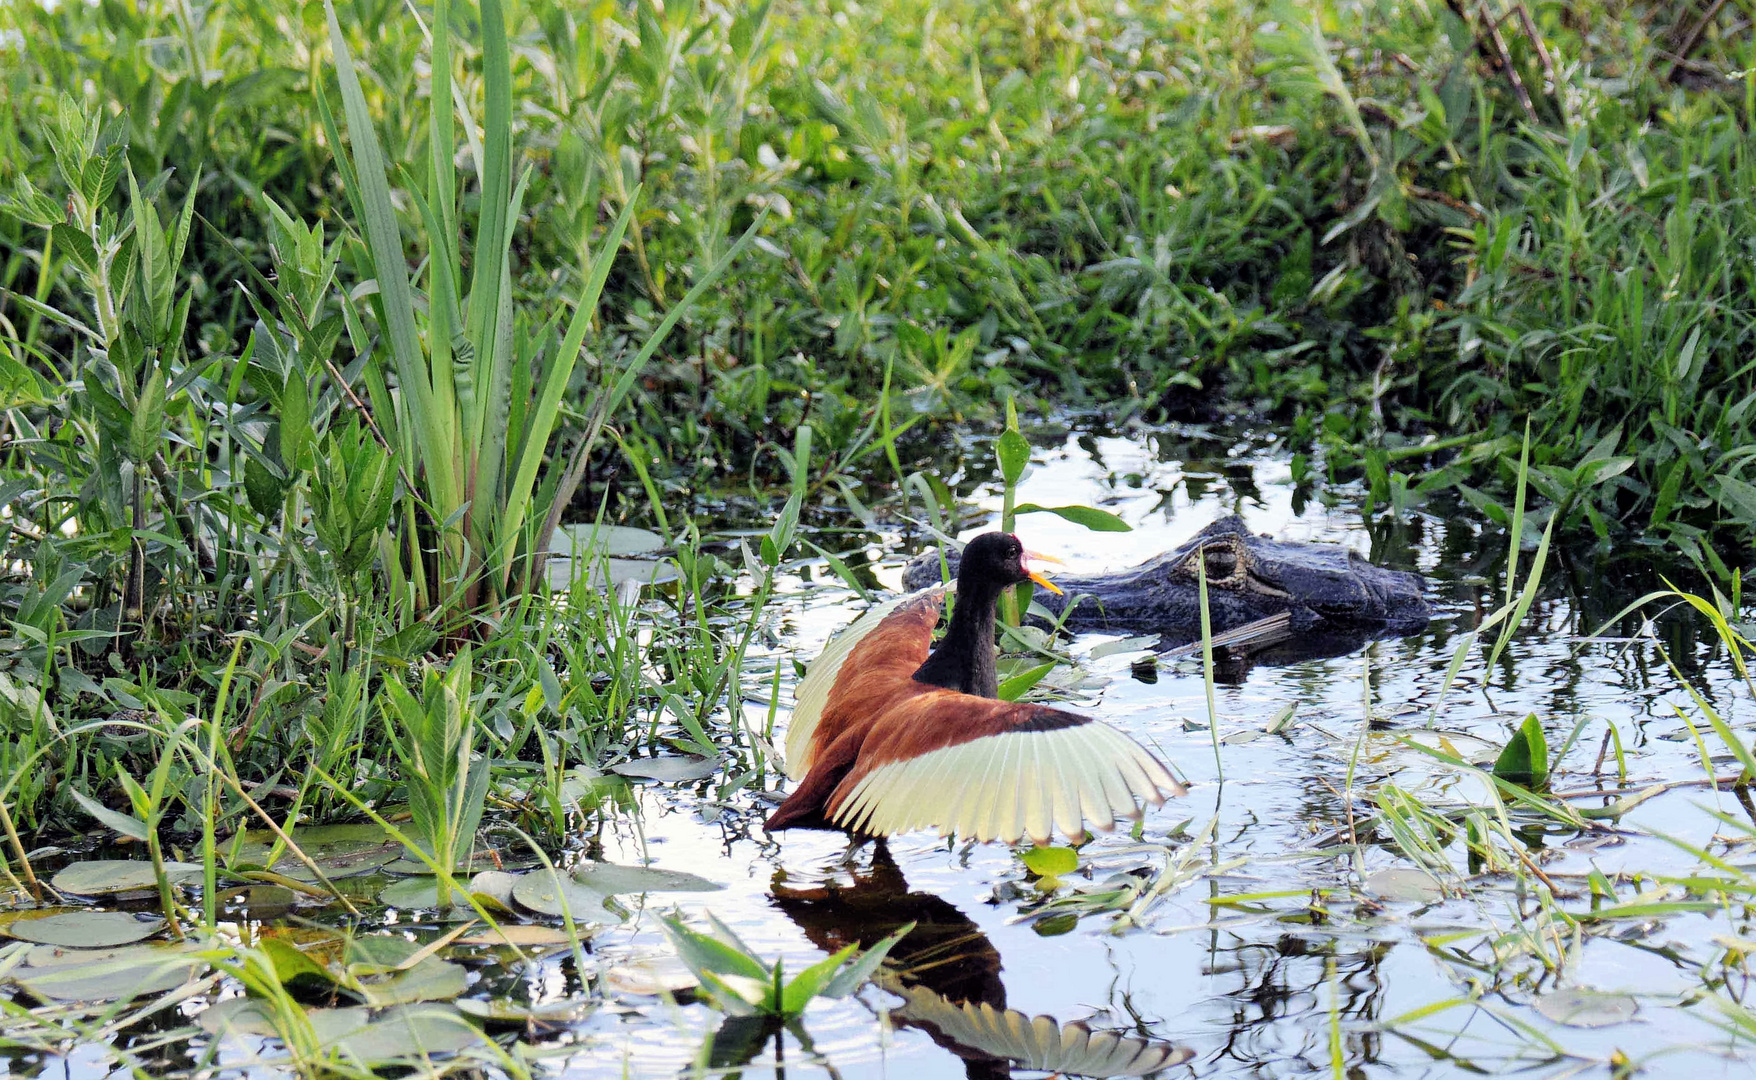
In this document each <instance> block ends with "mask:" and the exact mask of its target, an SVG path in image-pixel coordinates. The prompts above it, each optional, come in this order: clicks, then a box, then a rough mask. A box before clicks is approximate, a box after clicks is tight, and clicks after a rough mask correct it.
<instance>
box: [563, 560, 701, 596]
mask: <svg viewBox="0 0 1756 1080" xmlns="http://www.w3.org/2000/svg"><path fill="white" fill-rule="evenodd" d="M544 572H545V573H546V574H547V575H548V578H549V587H550V588H552V589H568V588H572V586H573V578H574V576H575V575H576V574H589V575H590V577H589V579H588V580H587V583H586V584H587V587H589V588H593V589H612V590H613V589H619V588H621V587H622V586H623V585H627V584H630V583H632V584H635V585H663V584H665V583H666V582H671V581H676V580H677V578H678V577H680V576H681V571H679V570H678V569H677V564H676V563H675V562H673V561H671V560H670V559H622V558H616V557H614V556H612V557H610V558H608V559H603V560H596V559H593V560H591V561H589V562H581V561H579V560H576V559H562V558H555V559H550V560H549V561H548V563H546V564H545V567H544Z"/></svg>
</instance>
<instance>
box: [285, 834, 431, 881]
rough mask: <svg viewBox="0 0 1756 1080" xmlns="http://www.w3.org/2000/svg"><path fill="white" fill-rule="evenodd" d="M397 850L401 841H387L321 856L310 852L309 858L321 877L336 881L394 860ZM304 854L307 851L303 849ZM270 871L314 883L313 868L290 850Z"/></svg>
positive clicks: (399, 849) (367, 872) (366, 872)
mask: <svg viewBox="0 0 1756 1080" xmlns="http://www.w3.org/2000/svg"><path fill="white" fill-rule="evenodd" d="M401 852H402V845H401V844H397V843H390V844H384V845H380V846H377V847H371V848H365V849H362V850H360V851H350V852H346V853H345V854H341V855H329V856H325V857H324V858H321V859H319V858H316V857H315V856H313V857H312V861H313V862H315V863H316V864H317V869H318V870H322V871H323V876H324V877H327V878H329V879H330V880H331V881H336V880H339V879H341V878H350V877H358V876H359V875H361V874H370V873H372V872H373V871H375V870H377V869H378V868H379V867H381V866H383V865H384V864H385V863H388V862H391V861H393V860H395V859H396V858H397V857H398V856H399V855H400V853H401ZM305 854H307V855H309V854H311V853H310V852H306V853H305ZM274 872H275V873H277V874H280V875H281V876H283V877H289V878H292V879H293V880H294V881H303V882H305V883H307V884H316V882H317V873H316V871H314V870H312V869H311V867H309V866H307V865H305V862H304V860H302V859H300V858H299V857H298V856H296V855H292V854H288V855H287V856H286V857H285V858H283V859H281V860H280V861H279V862H277V863H275V864H274Z"/></svg>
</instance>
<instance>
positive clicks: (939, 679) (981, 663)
mask: <svg viewBox="0 0 1756 1080" xmlns="http://www.w3.org/2000/svg"><path fill="white" fill-rule="evenodd" d="M1004 589H1005V586H1004V585H995V584H993V583H992V582H988V581H981V582H973V581H972V582H964V581H961V580H960V581H958V583H957V606H956V608H954V609H953V610H952V612H951V625H950V626H949V627H947V628H946V630H945V636H944V637H943V638H941V639H940V641H939V647H938V648H936V649H934V650H933V655H931V656H929V657H927V662H926V663H924V664H922V665H921V666H920V667H918V668H916V669H915V681H916V682H924V683H931V684H932V685H934V686H943V687H945V688H946V689H947V690H959V691H962V692H963V693H965V694H974V695H976V696H977V697H985V698H993V697H999V696H1000V676H999V673H998V672H997V671H996V670H995V668H994V605H995V604H997V603H999V601H1000V593H1001V591H1002V590H1004Z"/></svg>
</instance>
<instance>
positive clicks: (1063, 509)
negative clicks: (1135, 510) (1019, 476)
mask: <svg viewBox="0 0 1756 1080" xmlns="http://www.w3.org/2000/svg"><path fill="white" fill-rule="evenodd" d="M1012 512H1013V513H1015V514H1054V515H1055V516H1056V517H1060V518H1065V519H1066V520H1068V521H1071V522H1073V524H1075V525H1084V526H1085V527H1086V528H1088V529H1090V530H1091V531H1092V532H1133V531H1134V526H1132V525H1130V524H1128V523H1127V522H1126V521H1123V520H1122V519H1121V518H1119V517H1117V516H1116V515H1114V514H1112V513H1110V512H1109V511H1108V510H1099V509H1097V508H1096V507H1093V506H1038V505H1037V504H1036V503H1020V504H1019V505H1018V506H1017V507H1015V508H1013V511H1012Z"/></svg>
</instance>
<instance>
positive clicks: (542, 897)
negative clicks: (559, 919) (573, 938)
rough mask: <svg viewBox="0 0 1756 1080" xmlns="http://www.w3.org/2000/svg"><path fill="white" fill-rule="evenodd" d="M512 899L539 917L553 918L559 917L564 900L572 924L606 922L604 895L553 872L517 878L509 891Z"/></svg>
mask: <svg viewBox="0 0 1756 1080" xmlns="http://www.w3.org/2000/svg"><path fill="white" fill-rule="evenodd" d="M512 898H513V899H514V900H516V901H518V902H519V903H520V904H522V905H523V906H524V907H526V908H529V909H530V910H531V911H534V912H536V913H538V914H539V915H554V916H559V915H560V914H561V905H562V900H563V899H565V900H566V905H567V911H568V913H569V914H570V915H571V916H572V917H573V919H574V921H575V922H583V923H594V924H602V923H603V922H604V921H605V908H604V901H605V900H606V899H608V898H607V897H606V896H605V895H604V894H603V893H601V892H598V891H597V890H595V889H589V888H586V887H585V886H584V885H581V884H579V883H578V882H576V881H574V880H573V879H572V878H571V877H567V876H564V875H558V874H556V873H555V872H554V871H552V870H536V871H533V872H531V873H529V874H526V875H524V876H523V877H521V878H519V879H518V884H516V885H514V886H513V887H512Z"/></svg>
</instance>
